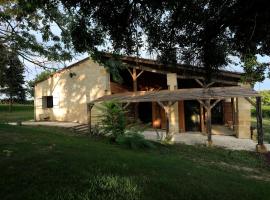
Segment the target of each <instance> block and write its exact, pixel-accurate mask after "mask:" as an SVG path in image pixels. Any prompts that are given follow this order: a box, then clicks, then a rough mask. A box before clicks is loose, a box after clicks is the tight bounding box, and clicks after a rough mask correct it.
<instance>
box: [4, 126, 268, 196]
mask: <svg viewBox="0 0 270 200" xmlns="http://www.w3.org/2000/svg"><path fill="white" fill-rule="evenodd" d="M0 177H1V178H0V188H1V189H0V197H1V200H7V199H10V200H11V199H12V200H13V199H16V200H18V199H23V200H25V199H27V200H29V199H39V200H43V199H48V200H55V199H57V200H75V199H76V200H86V199H93V200H98V199H106V200H108V199H116V200H121V199H155V200H158V199H160V200H164V199H166V200H169V199H211V200H215V199H218V200H223V199H230V200H234V199H237V200H241V199H245V200H248V199H252V200H254V199H269V196H270V167H269V165H267V163H266V162H265V160H264V156H262V155H259V154H256V153H250V152H241V151H228V150H223V149H216V148H206V147H198V146H197V147H196V146H186V145H177V146H166V147H165V146H158V147H157V148H156V149H153V150H144V151H142V150H128V149H125V148H123V147H120V146H117V145H112V144H109V142H108V141H106V140H100V139H93V138H89V137H86V136H72V135H71V134H69V132H68V131H67V130H63V129H58V128H48V127H46V128H45V127H24V126H21V127H20V126H9V125H3V124H2V125H0Z"/></svg>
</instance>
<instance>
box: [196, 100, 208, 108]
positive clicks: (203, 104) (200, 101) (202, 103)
mask: <svg viewBox="0 0 270 200" xmlns="http://www.w3.org/2000/svg"><path fill="white" fill-rule="evenodd" d="M197 101H198V102H199V103H200V104H201V105H202V106H203V107H204V108H205V109H207V106H206V105H205V103H204V102H203V100H201V99H197Z"/></svg>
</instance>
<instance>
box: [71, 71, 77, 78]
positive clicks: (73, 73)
mask: <svg viewBox="0 0 270 200" xmlns="http://www.w3.org/2000/svg"><path fill="white" fill-rule="evenodd" d="M76 75H77V74H76V73H75V72H70V73H69V77H70V78H72V77H73V76H76Z"/></svg>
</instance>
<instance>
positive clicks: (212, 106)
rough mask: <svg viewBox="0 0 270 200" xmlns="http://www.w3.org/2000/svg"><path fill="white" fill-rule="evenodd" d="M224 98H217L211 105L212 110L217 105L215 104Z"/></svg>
mask: <svg viewBox="0 0 270 200" xmlns="http://www.w3.org/2000/svg"><path fill="white" fill-rule="evenodd" d="M221 100H222V99H217V100H216V101H215V102H214V103H213V104H212V105H211V107H210V109H211V110H212V108H214V107H215V105H217V103H218V102H220V101H221Z"/></svg>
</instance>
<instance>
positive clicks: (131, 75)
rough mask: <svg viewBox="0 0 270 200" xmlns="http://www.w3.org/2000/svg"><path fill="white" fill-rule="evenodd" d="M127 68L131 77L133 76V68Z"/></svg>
mask: <svg viewBox="0 0 270 200" xmlns="http://www.w3.org/2000/svg"><path fill="white" fill-rule="evenodd" d="M127 70H128V72H129V74H130V75H131V77H132V76H133V74H132V72H131V70H130V69H129V68H128V67H127Z"/></svg>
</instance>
